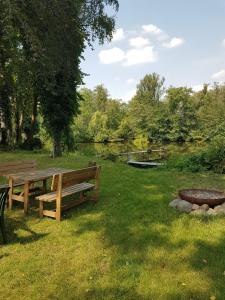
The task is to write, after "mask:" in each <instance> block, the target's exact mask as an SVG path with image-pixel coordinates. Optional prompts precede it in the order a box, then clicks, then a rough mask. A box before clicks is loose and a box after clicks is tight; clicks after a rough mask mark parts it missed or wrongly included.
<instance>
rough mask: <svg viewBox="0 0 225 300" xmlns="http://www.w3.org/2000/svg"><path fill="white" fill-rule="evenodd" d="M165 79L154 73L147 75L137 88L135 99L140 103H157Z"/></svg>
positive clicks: (163, 90)
mask: <svg viewBox="0 0 225 300" xmlns="http://www.w3.org/2000/svg"><path fill="white" fill-rule="evenodd" d="M164 82H165V78H164V77H162V78H161V77H160V75H158V74H156V73H152V74H147V75H145V77H144V78H143V79H142V80H141V81H140V83H139V84H138V86H137V93H136V95H137V98H138V99H139V101H140V102H145V103H157V102H159V100H160V99H161V97H162V95H163V93H164V92H165V89H164Z"/></svg>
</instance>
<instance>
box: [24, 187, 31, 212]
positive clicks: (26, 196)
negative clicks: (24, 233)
mask: <svg viewBox="0 0 225 300" xmlns="http://www.w3.org/2000/svg"><path fill="white" fill-rule="evenodd" d="M29 186H30V183H29V182H25V184H24V214H27V213H28V210H29Z"/></svg>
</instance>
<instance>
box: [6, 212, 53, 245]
mask: <svg viewBox="0 0 225 300" xmlns="http://www.w3.org/2000/svg"><path fill="white" fill-rule="evenodd" d="M5 223H6V231H7V240H8V243H7V244H16V243H20V244H28V243H33V242H35V241H37V240H39V239H41V238H43V237H45V236H46V235H48V234H47V233H36V232H35V231H33V230H32V229H30V227H29V226H28V225H27V220H26V219H25V217H23V218H21V217H8V216H7V218H6V221H5ZM21 232H22V234H21Z"/></svg>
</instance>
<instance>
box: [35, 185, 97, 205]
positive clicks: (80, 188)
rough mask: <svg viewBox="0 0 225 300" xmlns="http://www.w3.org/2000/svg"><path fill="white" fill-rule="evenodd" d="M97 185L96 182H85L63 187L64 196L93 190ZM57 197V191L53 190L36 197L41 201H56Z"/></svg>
mask: <svg viewBox="0 0 225 300" xmlns="http://www.w3.org/2000/svg"><path fill="white" fill-rule="evenodd" d="M94 187H95V185H94V184H92V183H88V182H83V183H79V184H75V185H72V186H69V187H66V188H63V189H62V197H66V196H70V195H72V194H76V193H80V192H84V191H88V190H91V189H93V188H94ZM56 197H57V192H51V193H47V194H44V195H41V196H38V197H36V199H37V200H39V201H44V202H52V201H55V200H56Z"/></svg>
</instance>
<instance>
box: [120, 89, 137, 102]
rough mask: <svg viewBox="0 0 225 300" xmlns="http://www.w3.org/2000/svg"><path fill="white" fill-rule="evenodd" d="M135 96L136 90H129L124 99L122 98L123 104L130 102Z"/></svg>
mask: <svg viewBox="0 0 225 300" xmlns="http://www.w3.org/2000/svg"><path fill="white" fill-rule="evenodd" d="M135 95H136V90H131V91H129V92H128V93H126V95H125V96H124V97H122V99H123V100H124V101H125V102H128V101H130V100H131V99H132V98H133V97H134V96H135Z"/></svg>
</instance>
